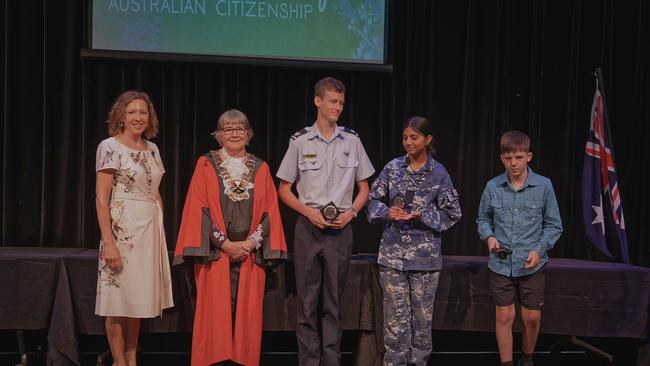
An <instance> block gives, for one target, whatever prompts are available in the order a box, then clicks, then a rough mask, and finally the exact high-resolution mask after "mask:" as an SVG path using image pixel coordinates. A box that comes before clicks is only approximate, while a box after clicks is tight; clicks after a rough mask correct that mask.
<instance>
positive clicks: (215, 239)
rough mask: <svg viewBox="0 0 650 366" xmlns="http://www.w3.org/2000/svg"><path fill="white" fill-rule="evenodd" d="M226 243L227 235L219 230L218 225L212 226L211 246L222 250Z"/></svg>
mask: <svg viewBox="0 0 650 366" xmlns="http://www.w3.org/2000/svg"><path fill="white" fill-rule="evenodd" d="M225 241H226V235H225V234H224V233H222V232H221V230H219V228H218V227H217V225H214V224H212V227H211V228H210V245H212V246H213V247H215V248H217V249H221V247H222V246H223V243H224V242H225Z"/></svg>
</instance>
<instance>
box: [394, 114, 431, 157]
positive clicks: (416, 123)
mask: <svg viewBox="0 0 650 366" xmlns="http://www.w3.org/2000/svg"><path fill="white" fill-rule="evenodd" d="M409 127H410V128H411V129H412V130H413V131H415V132H417V133H419V134H420V135H422V136H424V137H427V136H431V142H430V143H429V144H428V145H427V152H428V153H429V155H431V156H433V157H435V156H436V148H435V147H433V145H434V144H435V143H436V138H435V137H433V129H432V128H431V122H429V120H427V119H426V118H424V117H421V116H413V117H411V118H409V119H407V120H406V122H404V127H402V131H404V130H405V129H407V128H409Z"/></svg>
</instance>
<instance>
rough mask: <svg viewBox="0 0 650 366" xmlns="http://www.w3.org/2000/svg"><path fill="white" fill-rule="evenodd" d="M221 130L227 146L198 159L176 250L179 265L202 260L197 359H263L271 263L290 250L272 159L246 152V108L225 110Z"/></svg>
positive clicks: (197, 365) (202, 362)
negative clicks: (265, 300)
mask: <svg viewBox="0 0 650 366" xmlns="http://www.w3.org/2000/svg"><path fill="white" fill-rule="evenodd" d="M213 135H214V136H215V138H216V140H217V142H218V143H219V144H220V145H221V147H222V148H221V149H219V150H213V151H210V152H209V153H207V154H205V155H204V156H202V157H200V158H199V160H198V162H197V164H196V168H195V170H194V175H193V176H192V181H191V182H190V187H189V191H188V193H187V198H186V200H185V207H184V209H183V218H182V221H181V227H180V232H179V235H178V241H177V243H176V250H175V253H174V265H177V264H180V263H183V262H186V261H187V262H190V263H193V264H194V275H195V280H196V288H197V299H196V313H195V316H194V331H193V337H192V366H206V365H212V364H216V363H221V362H224V361H226V362H227V361H232V362H235V363H236V364H241V365H258V364H259V357H260V346H261V337H262V302H263V298H264V282H265V278H266V276H265V266H267V265H273V264H275V262H277V261H278V260H283V259H286V253H287V247H286V242H285V238H284V231H283V228H282V221H281V218H280V211H279V209H278V199H277V193H276V190H275V185H274V183H273V178H272V177H271V174H270V172H269V166H268V165H267V164H266V163H265V162H264V161H262V160H261V159H259V158H258V157H256V156H254V155H252V154H250V153H247V152H246V145H247V144H248V142H249V140H250V139H251V137H253V130H252V129H251V127H250V124H249V122H248V119H247V118H246V116H245V115H244V114H243V113H242V112H240V111H238V110H235V109H233V110H229V111H226V112H224V113H223V114H222V115H221V117H219V121H218V123H217V130H216V131H215V132H214V133H213Z"/></svg>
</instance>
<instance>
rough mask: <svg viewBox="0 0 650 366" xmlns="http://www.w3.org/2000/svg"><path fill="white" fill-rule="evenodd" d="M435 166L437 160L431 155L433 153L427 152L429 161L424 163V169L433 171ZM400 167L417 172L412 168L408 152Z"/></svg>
mask: <svg viewBox="0 0 650 366" xmlns="http://www.w3.org/2000/svg"><path fill="white" fill-rule="evenodd" d="M434 166H435V160H434V159H433V158H432V157H431V155H429V154H427V162H426V164H424V166H423V167H422V169H423V170H424V171H427V172H432V171H433V168H434ZM400 167H401V168H404V169H407V170H408V171H409V172H411V173H415V172H414V171H413V169H411V161H410V160H409V156H408V154H406V155H404V157H403V159H402V161H401V162H400Z"/></svg>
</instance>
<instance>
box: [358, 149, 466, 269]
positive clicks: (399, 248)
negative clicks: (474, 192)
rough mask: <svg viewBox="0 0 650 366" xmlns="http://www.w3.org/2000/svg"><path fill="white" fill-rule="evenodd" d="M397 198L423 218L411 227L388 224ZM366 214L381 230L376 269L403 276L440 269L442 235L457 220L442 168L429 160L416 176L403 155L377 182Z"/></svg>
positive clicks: (457, 210)
mask: <svg viewBox="0 0 650 366" xmlns="http://www.w3.org/2000/svg"><path fill="white" fill-rule="evenodd" d="M409 191H410V193H409ZM397 195H399V196H401V197H402V198H407V200H408V198H410V196H412V197H413V198H412V203H411V204H410V205H409V206H407V207H406V208H405V209H406V210H407V211H409V212H410V211H420V212H421V213H422V216H421V217H420V218H417V219H412V220H409V221H392V220H388V211H389V209H390V206H391V203H392V202H393V199H394V198H395V197H396V196H397ZM407 203H408V202H407ZM366 212H367V214H366V216H367V217H368V221H370V222H371V223H383V224H384V232H383V234H382V237H381V244H380V246H379V254H378V257H377V263H379V264H381V265H383V266H386V267H390V268H393V269H397V270H402V271H435V270H440V269H442V251H441V240H440V234H441V233H442V232H443V231H445V230H447V229H449V228H450V227H451V226H452V225H453V224H455V223H456V222H458V220H460V217H461V212H460V204H459V202H458V193H457V192H456V189H455V188H454V186H453V184H452V182H451V178H450V177H449V174H448V173H447V170H446V169H445V168H444V167H443V166H442V164H440V163H439V162H438V161H436V160H435V159H433V158H432V157H429V158H428V159H427V163H426V164H425V165H424V166H423V167H422V168H421V169H420V170H418V171H417V172H414V171H413V170H412V169H411V167H410V166H409V159H408V156H407V155H404V156H401V157H398V158H395V159H393V160H392V161H391V162H389V163H388V164H386V166H385V167H384V169H383V170H382V171H381V173H380V174H379V176H378V177H377V179H375V181H374V182H373V184H372V187H371V189H370V197H369V200H368V203H367V204H366Z"/></svg>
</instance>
